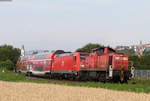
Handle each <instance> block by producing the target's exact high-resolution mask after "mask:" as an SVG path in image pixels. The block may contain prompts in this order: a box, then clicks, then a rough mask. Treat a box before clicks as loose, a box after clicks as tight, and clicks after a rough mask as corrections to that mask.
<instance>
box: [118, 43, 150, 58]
mask: <svg viewBox="0 0 150 101" xmlns="http://www.w3.org/2000/svg"><path fill="white" fill-rule="evenodd" d="M115 49H116V50H119V51H120V50H125V49H133V50H134V51H135V54H137V55H143V53H144V51H145V50H146V49H150V44H142V41H140V44H139V45H131V46H117V47H116V48H115Z"/></svg>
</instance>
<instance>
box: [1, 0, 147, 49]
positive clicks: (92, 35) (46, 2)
mask: <svg viewBox="0 0 150 101" xmlns="http://www.w3.org/2000/svg"><path fill="white" fill-rule="evenodd" d="M149 5H150V0H13V1H12V2H0V45H2V44H11V45H14V46H15V47H18V48H20V47H21V45H23V44H24V45H25V48H26V49H27V50H32V49H49V50H56V49H64V50H69V51H74V50H75V49H77V48H79V47H82V46H83V45H85V44H87V43H90V42H91V43H100V44H103V45H109V46H113V47H114V46H116V45H132V44H138V43H139V41H140V40H142V41H143V43H150V40H149V39H150V6H149Z"/></svg>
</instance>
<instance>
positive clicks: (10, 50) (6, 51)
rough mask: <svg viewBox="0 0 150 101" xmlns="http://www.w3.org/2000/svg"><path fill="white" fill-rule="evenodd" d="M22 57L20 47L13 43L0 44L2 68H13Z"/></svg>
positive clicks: (0, 66) (0, 63)
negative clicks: (15, 46)
mask: <svg viewBox="0 0 150 101" xmlns="http://www.w3.org/2000/svg"><path fill="white" fill-rule="evenodd" d="M19 57H20V49H19V48H14V47H13V46H11V45H1V46H0V68H5V69H9V70H13V69H14V67H15V66H16V63H17V60H18V58H19Z"/></svg>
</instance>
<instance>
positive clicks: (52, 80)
mask: <svg viewBox="0 0 150 101" xmlns="http://www.w3.org/2000/svg"><path fill="white" fill-rule="evenodd" d="M26 78H27V79H30V80H38V81H48V82H75V83H86V81H84V82H83V81H74V80H66V79H62V80H59V79H48V78H45V77H39V76H38V77H37V76H30V77H26Z"/></svg>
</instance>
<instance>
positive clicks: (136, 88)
mask: <svg viewBox="0 0 150 101" xmlns="http://www.w3.org/2000/svg"><path fill="white" fill-rule="evenodd" d="M0 80H1V81H11V82H32V83H46V84H59V85H68V86H82V87H94V88H105V89H112V90H120V91H130V92H138V93H140V92H143V93H150V86H149V85H150V80H147V79H133V80H130V81H129V83H128V84H114V83H105V84H104V83H100V82H62V81H38V80H30V79H28V78H26V77H25V75H23V74H17V73H14V72H11V71H6V70H5V72H3V71H2V70H0Z"/></svg>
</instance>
